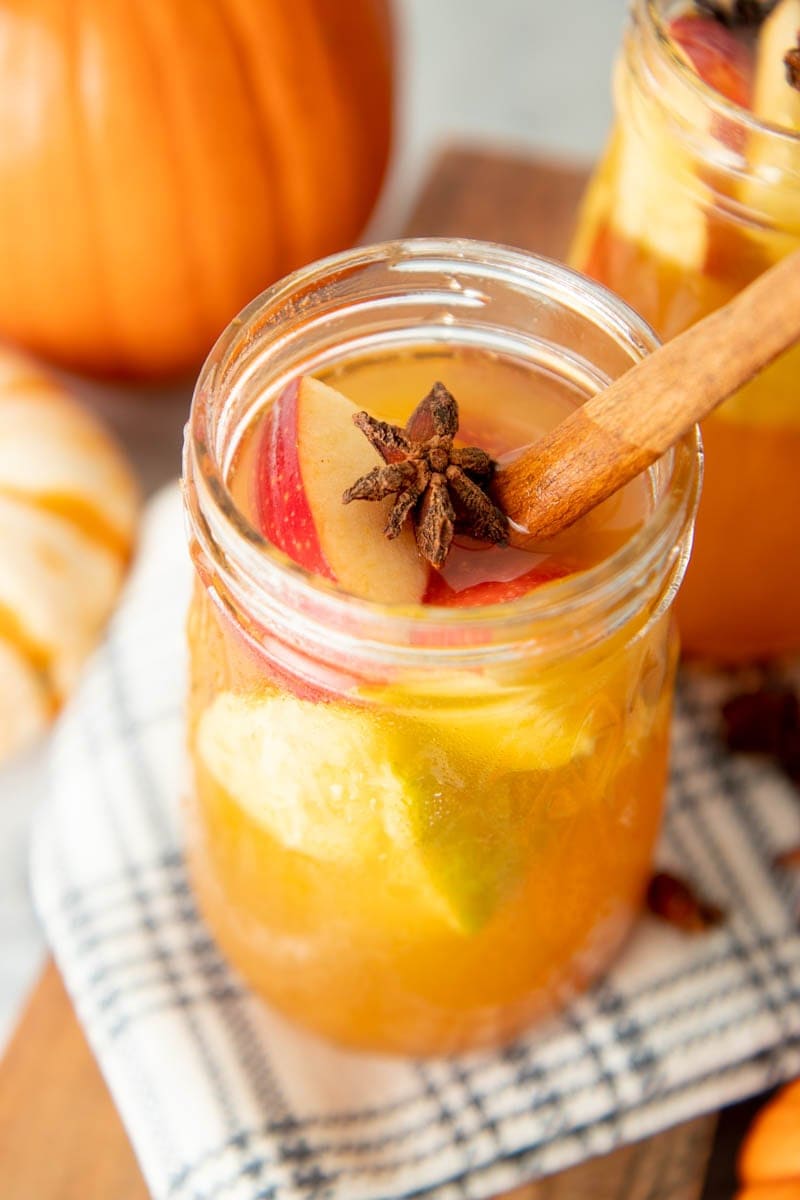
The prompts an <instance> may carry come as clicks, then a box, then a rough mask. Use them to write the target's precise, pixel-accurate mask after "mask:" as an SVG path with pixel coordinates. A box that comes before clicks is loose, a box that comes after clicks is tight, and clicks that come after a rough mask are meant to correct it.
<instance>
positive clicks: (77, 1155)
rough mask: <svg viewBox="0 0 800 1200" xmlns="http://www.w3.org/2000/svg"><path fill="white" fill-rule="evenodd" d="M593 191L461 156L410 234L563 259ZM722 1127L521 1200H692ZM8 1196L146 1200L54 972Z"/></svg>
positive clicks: (37, 1013)
mask: <svg viewBox="0 0 800 1200" xmlns="http://www.w3.org/2000/svg"><path fill="white" fill-rule="evenodd" d="M585 182H586V171H585V170H583V169H579V168H576V167H573V166H569V165H566V164H563V163H558V162H554V161H545V160H543V159H538V160H532V159H528V158H519V157H512V156H509V155H505V154H498V153H490V152H488V151H485V150H472V149H464V148H454V149H451V150H448V151H447V152H445V153H444V154H443V155H442V156H441V157H440V159H439V160H438V161H437V162H436V163H435V164H434V166H433V169H432V171H431V173H430V176H429V178H428V182H427V184H426V185H425V187H424V190H423V193H422V196H421V198H420V200H419V203H418V205H417V207H416V209H415V211H414V213H413V215H412V217H411V220H410V222H409V224H408V229H407V232H408V233H409V234H410V235H414V236H422V235H442V236H460V237H475V238H484V239H488V240H490V241H497V242H505V243H507V244H509V245H515V246H521V247H524V248H525V249H529V250H535V251H537V252H539V253H540V254H546V255H549V256H550V257H552V258H560V257H563V255H564V253H565V251H566V247H567V243H568V239H569V236H570V231H571V228H572V224H573V220H574V215H575V209H576V205H577V203H578V200H579V197H580V194H581V192H582V190H583V187H584V184H585ZM175 461H176V462H177V461H178V447H177V445H176V447H175ZM714 1127H715V1118H714V1117H703V1118H700V1119H698V1120H696V1121H691V1122H689V1123H687V1124H686V1125H682V1126H679V1127H677V1128H676V1129H672V1130H669V1131H668V1132H666V1133H663V1134H660V1135H659V1136H658V1137H655V1138H651V1139H649V1140H647V1141H645V1142H641V1143H638V1144H637V1145H635V1146H631V1147H627V1148H625V1149H622V1150H619V1151H616V1152H615V1153H614V1154H611V1155H608V1156H606V1157H604V1158H601V1159H595V1160H593V1161H592V1162H589V1163H586V1164H584V1165H583V1166H580V1167H577V1168H574V1169H573V1170H570V1171H566V1172H564V1173H563V1174H560V1175H558V1176H553V1177H551V1178H550V1179H547V1180H542V1181H541V1182H539V1183H537V1184H534V1185H531V1186H530V1187H527V1188H523V1189H519V1190H518V1191H516V1192H515V1193H514V1200H584V1198H585V1197H592V1200H695V1197H698V1196H699V1195H700V1192H701V1189H702V1187H703V1180H704V1178H705V1172H706V1164H707V1161H708V1156H709V1153H710V1148H711V1142H712V1139H713V1134H714ZM0 1195H2V1200H147V1197H148V1192H147V1189H146V1187H145V1185H144V1181H143V1179H142V1177H141V1174H140V1172H139V1169H138V1167H137V1165H136V1160H135V1158H134V1156H133V1153H132V1151H131V1148H130V1144H129V1142H128V1140H127V1137H126V1135H125V1131H124V1129H123V1128H122V1125H121V1123H120V1120H119V1118H118V1116H117V1113H116V1110H115V1108H114V1106H113V1104H112V1101H111V1098H110V1096H109V1094H108V1091H107V1089H106V1086H105V1084H104V1082H103V1079H102V1076H101V1075H100V1072H99V1070H98V1068H97V1065H96V1063H95V1061H94V1059H93V1057H92V1054H91V1052H90V1050H89V1047H88V1045H87V1043H86V1039H85V1038H84V1036H83V1033H82V1031H81V1028H80V1026H79V1025H78V1022H77V1020H76V1018H75V1014H74V1012H73V1009H72V1005H71V1004H70V1001H69V998H68V996H67V994H66V992H65V990H64V987H63V984H62V982H61V978H60V976H59V974H58V971H57V969H56V967H55V966H54V965H53V964H52V962H50V963H48V964H47V966H46V967H45V969H44V972H43V974H42V976H41V979H40V980H39V983H38V984H37V986H36V988H35V989H34V992H33V994H32V996H31V998H30V1000H29V1003H28V1006H27V1008H26V1010H25V1012H24V1014H23V1017H22V1020H21V1022H20V1024H19V1026H18V1028H17V1031H16V1034H15V1036H14V1038H13V1040H12V1042H11V1044H10V1046H9V1048H8V1051H7V1053H6V1055H5V1058H4V1060H3V1062H2V1063H0ZM508 1200H511V1197H509V1198H508Z"/></svg>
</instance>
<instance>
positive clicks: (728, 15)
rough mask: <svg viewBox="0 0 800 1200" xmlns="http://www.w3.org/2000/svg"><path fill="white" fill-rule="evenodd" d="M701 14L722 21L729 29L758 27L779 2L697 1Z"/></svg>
mask: <svg viewBox="0 0 800 1200" xmlns="http://www.w3.org/2000/svg"><path fill="white" fill-rule="evenodd" d="M695 2H696V7H697V8H698V9H699V11H700V12H702V13H706V15H707V16H709V17H713V18H714V20H716V21H720V22H721V23H722V24H723V25H726V26H727V27H728V29H736V28H737V27H743V26H744V27H747V26H754V25H755V26H758V25H760V24H761V22H762V21H765V20H766V18H767V17H768V16H769V14H770V13H771V12H772V10H773V8H774V7H775V5H776V4H777V2H778V0H695Z"/></svg>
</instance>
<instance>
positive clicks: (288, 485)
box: [255, 375, 428, 605]
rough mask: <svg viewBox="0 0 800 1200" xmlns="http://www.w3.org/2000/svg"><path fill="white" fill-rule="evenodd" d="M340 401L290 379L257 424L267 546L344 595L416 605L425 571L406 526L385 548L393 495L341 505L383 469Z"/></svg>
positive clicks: (318, 386)
mask: <svg viewBox="0 0 800 1200" xmlns="http://www.w3.org/2000/svg"><path fill="white" fill-rule="evenodd" d="M357 411H358V409H357V407H356V405H354V404H353V403H352V402H351V401H350V400H348V399H347V397H346V396H343V395H342V394H341V393H340V392H337V391H335V390H334V389H333V388H331V387H328V385H327V384H324V383H320V381H319V380H317V379H314V378H312V376H310V375H304V376H302V377H301V378H300V379H296V380H293V381H292V382H291V383H290V384H289V385H288V386H287V387H286V388H285V389H284V391H283V392H282V393H281V395H280V396H279V397H278V399H277V400H276V401H275V403H274V404H273V405H272V407H271V408H270V409H269V410H268V412H267V414H266V416H265V418H264V426H263V432H262V435H261V444H260V446H259V450H258V459H257V466H256V481H255V504H256V511H257V514H258V520H259V524H260V526H261V529H262V531H263V533H264V535H265V536H266V537H267V538H269V540H270V541H271V542H272V543H273V545H275V546H277V547H278V548H279V549H281V550H283V551H284V552H285V553H286V554H288V555H289V557H290V558H292V559H293V560H294V561H295V562H296V563H299V564H300V566H303V567H305V568H306V569H307V570H309V571H313V572H314V573H315V574H316V575H321V576H323V577H324V578H326V579H331V580H334V581H335V582H336V583H338V584H339V586H340V587H341V588H342V590H343V591H346V592H350V593H351V594H352V595H354V596H360V597H362V598H363V599H366V600H373V601H376V602H377V603H379V604H393V605H409V604H419V603H421V601H422V597H423V595H424V593H425V588H426V586H427V582H428V566H427V564H426V563H425V562H424V561H423V559H422V557H421V556H420V554H419V553H418V551H417V547H416V543H415V540H414V534H413V532H412V530H411V529H410V528H409V527H407V528H405V529H404V530H403V532H402V533H401V534H400V536H399V537H398V538H396V539H395V540H393V541H390V540H389V539H388V538H387V537H386V536H385V534H384V532H383V530H384V526H385V524H386V519H387V516H388V511H389V508H390V507H391V504H392V497H388V498H387V499H386V500H383V501H379V502H370V503H362V504H348V505H345V504H343V503H342V495H343V493H344V492H345V490H346V489H347V488H348V487H350V486H351V484H353V483H355V481H356V479H358V478H359V477H360V476H362V475H365V474H366V473H367V472H368V471H370V470H372V468H373V467H376V466H379V465H380V463H381V459H380V456H379V455H378V453H377V451H376V450H375V449H374V448H373V447H372V446H371V445H370V444H369V442H368V441H367V439H366V438H365V437H364V435H363V433H361V431H360V430H359V429H358V428H357V427H356V426H355V425H354V424H353V416H354V414H355V413H356V412H357Z"/></svg>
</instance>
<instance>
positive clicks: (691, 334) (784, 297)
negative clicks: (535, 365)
mask: <svg viewBox="0 0 800 1200" xmlns="http://www.w3.org/2000/svg"><path fill="white" fill-rule="evenodd" d="M798 340H800V251H795V252H794V253H793V254H791V255H789V256H788V257H787V258H785V259H782V260H781V261H780V262H779V263H777V264H776V265H775V266H774V267H771V268H770V269H769V270H768V271H766V272H765V273H764V274H763V275H761V276H759V278H758V279H756V280H755V282H753V283H751V284H749V285H748V287H746V288H745V289H744V290H743V291H742V292H740V293H739V294H738V296H736V297H735V298H734V299H733V300H731V301H730V303H728V304H726V305H725V306H724V307H723V308H719V309H717V310H716V312H714V313H712V314H711V315H710V316H708V317H705V318H704V319H703V320H702V321H700V322H698V323H697V324H696V325H693V326H692V327H691V328H690V329H688V330H686V331H685V332H684V333H682V334H679V336H678V337H676V338H674V339H673V340H672V341H671V342H668V343H667V344H666V345H665V346H662V347H660V348H659V349H658V350H656V351H655V353H653V354H651V355H650V356H649V357H648V358H645V359H643V360H642V361H641V362H639V363H637V364H636V365H635V366H634V367H632V368H631V370H630V371H627V372H626V373H625V374H624V375H623V376H621V377H620V378H619V379H618V380H616V381H615V382H614V383H613V384H611V386H610V387H608V388H606V389H605V390H604V391H602V392H598V393H597V395H596V396H593V397H592V398H591V399H590V400H588V401H587V402H586V403H585V404H584V405H583V406H582V407H581V408H578V409H576V410H575V412H574V413H571V414H570V416H569V417H567V418H566V420H564V421H562V422H561V423H560V424H559V425H557V426H556V428H555V429H553V430H552V431H551V432H550V433H549V434H547V435H546V436H545V437H544V438H542V439H541V440H540V441H539V442H537V443H536V445H535V446H532V447H531V448H530V449H529V450H526V451H525V453H524V454H523V455H521V456H520V457H519V458H518V459H516V461H515V462H513V463H511V464H510V465H509V466H507V467H505V468H504V469H502V470H501V471H499V472H498V474H497V477H496V480H495V483H494V493H495V496H496V498H497V500H498V503H499V504H500V506H501V507H502V509H503V510H504V511H505V512H506V513H507V514H508V516H509V518H510V519H511V521H513V522H514V524H515V525H516V526H517V527H518V530H517V532H516V534H515V541H516V542H518V543H519V544H521V545H526V544H529V543H531V542H535V541H538V540H540V539H543V538H547V537H551V536H552V535H553V534H555V533H558V532H559V530H561V529H565V528H566V527H567V526H568V525H571V524H572V523H573V522H574V521H576V520H577V519H578V518H579V517H582V516H583V515H584V514H585V513H587V512H588V511H589V510H590V509H592V508H594V507H595V506H596V505H597V504H599V503H600V502H601V501H603V500H605V499H607V498H608V497H609V496H611V495H612V494H613V493H614V492H616V491H617V490H618V489H619V488H621V487H623V486H624V484H626V483H628V482H630V480H631V479H633V478H634V477H635V476H636V475H638V474H640V472H642V471H644V470H646V468H647V467H649V466H651V465H652V464H653V463H654V462H655V461H656V459H658V458H660V456H661V455H662V454H664V453H665V452H666V451H667V450H668V449H669V448H670V446H672V445H673V444H674V443H675V442H677V441H678V440H679V439H680V438H681V437H682V436H683V435H684V434H685V433H687V432H688V431H689V430H690V429H691V427H692V425H694V424H695V422H697V421H700V420H702V419H703V418H704V417H706V416H708V414H709V413H710V412H711V411H712V410H713V409H715V408H716V407H717V405H719V404H721V403H722V402H723V400H727V399H728V397H729V396H731V395H733V393H734V392H736V391H737V390H738V389H739V388H740V387H741V386H742V385H743V384H745V383H747V382H748V381H749V380H750V379H752V378H753V377H754V376H755V375H757V374H758V373H759V371H761V370H762V369H763V368H764V367H765V366H767V365H768V364H769V363H770V362H772V361H773V359H775V358H777V357H778V356H779V355H780V354H782V353H783V352H784V351H785V350H787V349H789V347H790V346H792V345H793V344H794V343H795V342H797V341H798Z"/></svg>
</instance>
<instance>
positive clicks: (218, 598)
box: [185, 241, 700, 1054]
mask: <svg viewBox="0 0 800 1200" xmlns="http://www.w3.org/2000/svg"><path fill="white" fill-rule="evenodd" d="M655 345H656V339H655V336H654V335H653V334H652V332H651V331H650V330H649V329H648V328H647V326H646V325H645V324H644V323H643V322H642V321H641V320H640V319H639V318H638V317H636V315H635V314H634V313H632V312H631V311H630V310H629V309H628V308H627V307H626V306H625V305H624V304H622V303H621V302H620V301H618V300H617V299H616V298H615V297H613V296H612V295H610V294H609V293H607V292H606V291H605V290H604V289H603V288H601V287H599V286H598V285H596V284H593V283H591V282H589V281H587V280H585V279H583V278H581V277H580V276H578V275H576V274H574V273H573V272H571V271H569V270H568V269H567V268H565V267H561V266H557V265H556V264H554V263H551V262H547V261H544V260H539V259H536V258H534V257H531V256H529V255H526V254H523V253H518V252H515V251H512V250H507V249H504V248H501V247H498V246H493V245H485V244H481V243H476V242H465V241H407V242H396V243H388V244H385V245H382V246H377V247H373V248H368V249H359V250H355V251H352V252H348V253H346V254H343V255H339V256H337V257H335V258H331V259H327V260H325V261H324V262H322V263H319V264H316V265H313V266H311V267H309V268H307V269H306V270H303V271H300V272H298V273H297V274H295V275H292V276H291V277H289V278H288V279H286V280H284V281H283V282H281V283H278V284H276V285H275V286H274V287H272V288H271V289H270V290H269V291H267V292H265V293H264V295H263V296H261V297H259V298H258V299H257V300H255V301H254V302H253V303H252V304H251V305H250V306H249V308H247V309H245V310H244V312H243V313H242V314H241V316H239V317H238V318H237V319H236V320H235V321H234V322H233V324H232V325H231V326H230V327H229V329H228V330H227V331H226V332H225V333H224V334H223V335H222V336H221V338H220V340H219V341H218V343H217V345H216V347H215V348H214V350H213V351H212V353H211V355H210V357H209V359H208V361H207V363H206V364H205V367H204V368H203V371H202V374H201V376H200V379H199V382H198V384H197V389H196V392H195V397H194V402H193V407H192V412H191V417H190V421H189V425H188V428H187V437H186V446H185V501H186V509H187V514H188V529H189V539H190V545H191V554H192V557H193V561H194V564H195V568H196V583H195V590H194V599H193V602H192V606H191V612H190V617H189V642H190V650H191V654H190V660H191V686H190V697H189V706H188V727H189V751H190V757H191V761H192V766H193V783H192V788H191V794H190V797H189V800H188V806H187V821H188V824H187V830H188V832H187V841H188V860H189V864H190V870H191V877H192V880H193V886H194V889H195V891H196V895H197V898H198V900H199V903H200V906H201V909H202V911H203V913H204V914H205V917H206V918H207V921H208V924H209V926H210V927H211V929H212V931H213V933H214V934H215V936H216V938H217V940H218V942H219V945H220V946H221V948H222V949H223V951H224V952H225V954H226V955H227V956H228V957H229V958H230V960H231V962H233V963H234V964H235V965H236V966H237V967H238V968H239V969H240V971H241V972H242V973H243V975H244V976H245V977H246V978H247V979H248V980H249V981H250V982H251V983H252V984H253V986H254V987H255V988H256V989H257V990H258V991H259V992H260V993H262V994H263V996H265V997H266V998H267V999H268V1000H270V1001H271V1002H272V1003H273V1004H274V1005H276V1006H277V1007H278V1008H280V1009H281V1010H283V1011H284V1012H285V1013H287V1014H288V1015H289V1016H291V1017H292V1018H294V1019H296V1020H297V1021H299V1022H301V1023H302V1024H304V1025H306V1026H310V1027H311V1028H313V1029H315V1030H317V1031H318V1032H320V1033H322V1034H323V1035H326V1036H328V1037H330V1038H333V1039H335V1040H337V1041H339V1042H343V1043H348V1044H352V1045H356V1046H362V1047H370V1048H373V1049H378V1050H384V1051H398V1052H406V1053H415V1054H417V1053H423V1054H427V1053H440V1052H449V1051H454V1050H460V1049H463V1048H466V1047H472V1046H477V1045H482V1044H491V1043H497V1042H501V1041H503V1040H506V1039H508V1038H510V1037H511V1036H513V1035H514V1034H516V1033H517V1032H518V1031H519V1030H520V1029H521V1028H523V1027H524V1026H525V1025H526V1024H528V1023H529V1022H530V1021H531V1020H532V1019H533V1018H534V1017H536V1016H537V1015H538V1014H539V1013H541V1012H543V1011H545V1010H546V1009H548V1008H550V1007H551V1006H553V1005H554V1004H556V1003H559V1002H560V1001H562V1000H563V999H564V997H565V996H567V995H568V994H569V993H570V991H571V990H573V989H575V988H579V987H581V986H583V985H584V984H585V983H586V982H587V981H588V980H589V979H591V978H592V977H593V976H594V975H596V973H597V972H598V971H600V970H601V969H603V967H604V966H605V965H606V964H607V962H608V961H609V958H610V956H611V955H613V953H614V952H615V951H616V950H617V948H618V947H619V945H620V943H621V941H622V939H623V938H624V936H625V934H626V932H627V931H628V929H629V927H630V925H631V923H632V921H633V920H634V918H635V916H636V913H637V911H638V910H639V907H640V904H641V900H642V896H643V893H644V891H645V888H646V884H647V880H648V875H649V872H650V868H651V857H652V852H653V845H654V842H655V839H656V835H657V833H658V829H659V821H660V816H661V809H662V799H663V793H664V786H665V775H666V765H667V741H668V726H669V717H670V706H671V699H672V689H673V676H674V669H675V659H676V646H675V640H674V636H673V632H672V624H671V615H670V610H671V606H672V601H673V598H674V595H675V592H676V589H677V588H678V585H679V583H680V580H681V578H682V575H683V572H684V568H685V565H686V560H687V557H688V554H689V548H690V542H691V536H692V526H693V517H694V510H695V504H696V500H697V495H698V489H699V475H700V470H699V463H700V453H699V439H698V436H697V434H696V433H695V434H692V435H691V436H687V437H686V438H685V439H684V441H683V442H682V443H681V444H680V445H679V446H678V447H677V448H676V450H674V451H673V452H671V453H670V454H669V455H667V456H665V458H664V459H662V460H661V461H660V462H659V463H658V464H657V465H656V467H654V468H653V470H652V472H651V474H650V477H649V480H648V486H649V496H650V503H649V505H648V512H647V515H646V516H645V517H644V518H643V523H642V525H641V527H640V528H639V529H638V531H637V532H635V533H634V534H633V535H632V536H631V537H630V538H629V539H628V540H626V541H624V542H623V544H622V546H621V548H618V549H617V550H616V551H615V552H614V553H613V554H612V555H611V556H610V557H609V558H607V559H605V560H603V561H602V562H601V563H600V565H598V566H595V567H592V568H591V569H588V570H586V571H585V572H583V573H580V574H575V575H572V576H569V577H565V578H562V579H558V580H555V581H554V582H552V583H549V584H548V585H547V586H546V587H544V588H540V589H539V590H537V591H534V592H531V593H530V594H529V595H527V596H525V597H524V598H522V599H519V600H515V601H513V602H510V603H507V604H504V605H496V606H493V607H479V608H462V609H455V608H452V609H445V608H438V609H436V608H431V607H427V608H426V607H424V606H421V605H420V606H416V607H411V608H397V607H384V606H380V605H377V604H374V603H370V602H368V601H365V600H360V599H356V598H354V597H353V596H351V595H348V594H344V593H342V592H340V591H338V590H337V589H336V587H335V586H334V585H333V584H332V583H330V582H328V581H327V580H324V579H321V578H318V577H315V576H313V575H311V574H309V573H308V572H307V571H305V570H304V569H303V568H301V567H300V566H298V565H297V564H295V563H294V562H292V561H290V559H288V558H287V557H286V556H285V555H284V554H283V553H281V552H280V551H278V550H277V549H276V548H274V547H273V546H271V545H270V544H269V543H268V542H266V541H265V540H264V539H263V538H262V537H261V535H260V534H259V533H258V531H257V530H256V529H255V528H254V527H253V526H252V525H251V524H250V523H249V521H248V519H247V518H246V516H245V515H244V513H243V512H242V511H240V509H239V508H237V505H236V503H235V501H234V499H233V496H232V494H231V490H230V486H229V481H230V476H231V469H232V464H235V462H236V454H237V446H238V444H239V440H240V438H241V436H242V432H243V430H245V429H246V428H247V427H249V426H250V425H251V423H252V420H253V417H254V414H255V413H257V412H259V411H261V410H262V409H263V406H264V405H265V404H268V403H269V401H270V399H271V398H274V397H275V395H277V394H279V393H280V391H281V390H282V389H283V388H284V387H285V385H286V383H287V381H289V380H291V379H293V378H295V377H297V376H298V375H300V374H304V373H314V374H319V373H322V374H324V373H325V371H326V370H328V369H329V368H331V366H332V365H334V366H335V365H336V364H340V363H342V362H346V361H347V360H348V359H349V358H351V357H352V356H353V355H364V354H365V353H366V354H367V355H368V356H371V357H372V358H375V357H377V359H379V360H380V359H381V358H382V357H383V356H388V358H391V356H392V355H396V354H397V353H398V352H403V353H406V352H408V351H411V352H412V357H413V352H414V348H415V347H420V346H424V347H425V350H424V353H428V354H429V353H431V347H433V348H436V347H439V348H440V350H441V351H442V352H446V351H449V350H450V349H453V350H454V351H460V350H461V349H463V348H465V347H467V348H470V349H471V350H478V351H480V352H481V354H482V355H483V354H484V353H485V356H486V361H487V363H488V364H489V365H490V366H491V363H492V362H493V361H495V360H496V359H497V357H498V356H499V357H505V358H511V359H514V360H515V361H517V362H521V363H524V364H525V366H526V368H529V369H532V370H533V371H535V373H536V377H537V378H541V379H544V378H545V377H546V378H547V379H548V380H550V381H552V380H554V379H555V380H558V381H561V382H563V384H564V386H565V387H567V388H568V390H570V392H571V393H572V392H573V391H574V389H576V388H578V389H579V390H580V391H581V393H582V394H583V395H584V397H585V396H588V395H589V394H591V393H592V392H593V391H595V390H596V389H597V388H598V387H599V386H602V385H603V384H604V383H606V382H607V381H609V380H611V379H613V378H614V377H616V376H618V375H619V374H621V373H622V372H624V371H625V370H626V369H627V368H628V367H629V366H630V365H631V364H632V363H633V362H635V361H637V360H638V359H640V358H641V357H642V356H643V355H645V354H646V353H648V352H649V351H651V350H652V349H653V347H654V346H655ZM421 353H422V352H421ZM388 358H387V361H388ZM535 399H536V397H535V396H534V395H531V396H529V397H527V399H526V401H525V403H527V402H528V400H529V401H530V402H534V401H535ZM520 416H521V417H522V418H524V412H522V413H520Z"/></svg>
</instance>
